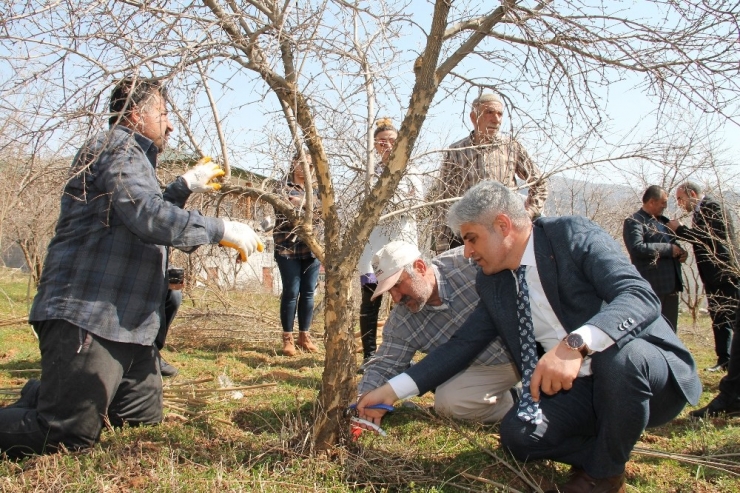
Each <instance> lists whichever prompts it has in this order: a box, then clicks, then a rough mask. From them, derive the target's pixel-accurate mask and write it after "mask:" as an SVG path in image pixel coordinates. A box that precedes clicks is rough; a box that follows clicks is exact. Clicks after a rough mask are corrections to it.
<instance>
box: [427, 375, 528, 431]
mask: <svg viewBox="0 0 740 493" xmlns="http://www.w3.org/2000/svg"><path fill="white" fill-rule="evenodd" d="M520 381H521V380H520V377H519V373H518V372H517V371H516V368H515V367H514V365H513V364H512V363H505V364H502V365H494V366H482V365H473V366H470V367H469V368H468V369H466V370H464V371H461V372H460V373H458V374H457V375H455V376H454V377H452V378H450V379H449V380H447V381H446V382H445V383H443V384H442V385H440V386H439V387H437V390H436V391H435V393H434V410H435V411H436V412H437V413H439V414H443V415H445V416H450V417H452V418H457V419H465V420H468V421H477V422H480V423H496V422H498V421H501V419H502V418H503V417H504V415H505V414H506V413H507V412H508V411H509V409H511V407H512V406H513V405H514V398H513V396H512V394H511V392H510V390H511V388H512V387H514V386H515V385H517V384H518V383H520Z"/></svg>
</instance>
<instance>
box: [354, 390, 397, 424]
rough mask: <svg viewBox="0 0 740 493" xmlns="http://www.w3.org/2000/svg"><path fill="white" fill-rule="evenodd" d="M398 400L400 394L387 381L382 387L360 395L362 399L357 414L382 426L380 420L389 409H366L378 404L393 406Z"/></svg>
mask: <svg viewBox="0 0 740 493" xmlns="http://www.w3.org/2000/svg"><path fill="white" fill-rule="evenodd" d="M397 400H398V396H397V395H396V393H395V392H393V387H391V386H390V385H388V384H387V383H386V384H384V385H382V386H381V387H378V388H377V389H375V390H371V391H370V392H367V393H365V394H362V395H361V396H360V400H359V401H357V414H358V415H359V417H360V418H362V419H366V420H368V421H370V422H371V423H374V424H376V425H378V426H380V421H381V420H382V419H383V416H385V413H387V412H388V411H385V410H383V409H366V408H367V406H374V405H376V404H387V405H389V406H392V405H393V403H394V402H396V401H397ZM367 429H370V428H367Z"/></svg>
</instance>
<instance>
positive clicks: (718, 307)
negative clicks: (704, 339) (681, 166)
mask: <svg viewBox="0 0 740 493" xmlns="http://www.w3.org/2000/svg"><path fill="white" fill-rule="evenodd" d="M676 201H678V205H679V206H680V207H681V208H682V209H684V210H685V211H686V212H692V213H693V217H692V219H691V227H690V228H689V227H687V226H684V225H682V224H680V223H679V222H678V221H676V220H673V221H670V222H669V223H668V226H669V227H670V228H671V229H673V230H674V231H675V232H676V235H677V236H678V237H679V238H682V239H684V240H687V241H689V242H691V244H692V245H693V247H694V257H695V258H696V265H697V267H698V269H699V277H701V281H702V283H703V284H704V291H705V292H706V294H707V304H708V308H709V316H710V317H711V318H712V331H713V332H714V351H715V353H716V354H717V363H716V364H715V365H714V366H713V367H711V368H707V370H709V371H725V370H727V366H728V365H729V363H730V343H731V341H732V332H733V325H734V323H733V322H734V319H735V310H736V309H737V305H738V299H740V293H739V292H738V286H739V285H740V283H739V282H738V281H739V279H738V275H737V266H736V264H735V262H734V259H733V252H732V241H733V237H732V236H733V235H732V229H733V228H732V223H731V220H730V217H729V216H728V215H727V214H726V212H725V211H724V210H723V209H722V206H721V205H720V204H719V202H717V201H716V200H714V199H713V198H712V197H710V196H709V195H705V194H704V193H703V192H702V189H701V187H700V186H699V185H697V184H696V183H693V182H690V181H688V182H686V183H683V184H681V185H680V186H679V187H678V189H677V190H676Z"/></svg>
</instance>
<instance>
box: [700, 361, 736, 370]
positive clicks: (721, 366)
mask: <svg viewBox="0 0 740 493" xmlns="http://www.w3.org/2000/svg"><path fill="white" fill-rule="evenodd" d="M728 366H730V361H729V360H717V364H716V365H714V366H710V367H709V368H707V369H706V370H707V371H711V372H712V373H714V372H718V371H727V367H728Z"/></svg>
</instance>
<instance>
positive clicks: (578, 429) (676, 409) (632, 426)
mask: <svg viewBox="0 0 740 493" xmlns="http://www.w3.org/2000/svg"><path fill="white" fill-rule="evenodd" d="M591 364H592V370H593V375H592V376H588V377H579V378H577V379H576V380H575V381H574V383H573V387H572V388H571V389H570V390H569V391H565V392H559V393H557V394H555V395H554V396H546V395H544V394H542V396H543V397H542V399H541V400H540V408H541V409H542V414H543V421H542V423H541V424H539V425H534V424H530V423H525V422H524V421H522V420H520V419H519V418H518V417H517V416H516V411H517V406H514V407H513V408H512V409H511V411H510V412H509V413H508V414H507V415H506V416H505V417H504V419H503V421H502V422H501V430H500V433H501V444H502V445H503V446H504V447H507V448H508V449H509V450H511V452H512V454H514V456H515V457H516V458H517V459H519V460H532V459H550V460H555V461H558V462H564V463H566V464H571V465H574V466H577V467H581V468H583V469H585V470H586V472H587V473H588V474H590V475H591V476H592V477H594V478H606V477H610V476H616V475H618V474H621V473H623V472H624V466H625V464H626V463H627V460H628V459H629V455H630V452H631V451H632V448H633V447H634V445H635V443H637V440H638V439H639V438H640V434H641V433H642V432H643V431H644V430H645V428H647V427H652V426H660V425H663V424H665V423H668V422H669V421H671V420H672V419H673V418H675V417H676V416H677V415H678V414H679V413H680V412H681V410H682V409H683V408H684V406H685V405H686V399H685V397H684V395H683V393H682V392H681V390H680V389H679V388H678V386H677V385H676V384H675V382H674V381H673V377H672V376H671V372H670V368H669V367H668V363H667V362H666V359H665V356H663V354H662V353H661V352H660V351H659V350H658V348H657V347H655V346H654V345H652V344H650V343H649V342H646V341H644V340H642V339H634V340H632V341H631V342H629V343H627V344H626V345H624V346H623V347H622V348H621V349H618V348H617V347H616V346H612V347H611V348H608V349H607V350H606V351H603V352H601V353H597V354H595V355H594V356H593V362H592V363H591Z"/></svg>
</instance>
